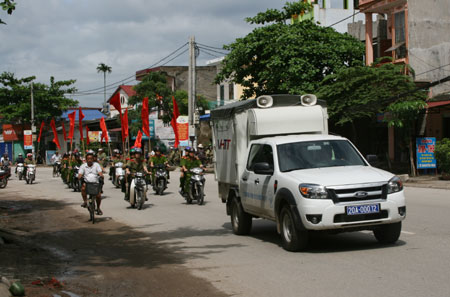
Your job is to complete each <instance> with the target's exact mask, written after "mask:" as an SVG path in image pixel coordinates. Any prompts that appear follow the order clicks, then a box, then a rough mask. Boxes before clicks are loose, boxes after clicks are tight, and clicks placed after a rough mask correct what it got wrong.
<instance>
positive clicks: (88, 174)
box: [78, 151, 103, 216]
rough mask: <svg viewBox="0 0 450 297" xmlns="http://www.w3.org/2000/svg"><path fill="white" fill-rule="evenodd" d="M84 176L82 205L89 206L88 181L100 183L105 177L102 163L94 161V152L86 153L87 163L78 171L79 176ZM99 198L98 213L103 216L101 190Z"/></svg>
mask: <svg viewBox="0 0 450 297" xmlns="http://www.w3.org/2000/svg"><path fill="white" fill-rule="evenodd" d="M82 177H83V185H82V186H81V196H82V197H83V204H81V207H86V206H87V194H86V183H87V182H88V183H99V182H100V179H103V171H102V168H101V167H100V165H99V164H98V163H96V162H94V152H93V151H88V152H87V154H86V163H84V164H83V165H81V167H80V170H79V171H78V178H79V179H81V178H82ZM96 200H97V215H99V216H101V215H102V214H103V212H102V211H101V210H100V203H101V201H102V199H101V193H100V192H99V193H98V194H97V197H96Z"/></svg>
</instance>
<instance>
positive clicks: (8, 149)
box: [0, 142, 13, 160]
mask: <svg viewBox="0 0 450 297" xmlns="http://www.w3.org/2000/svg"><path fill="white" fill-rule="evenodd" d="M12 146H13V144H12V142H1V143H0V156H3V154H8V158H9V159H10V160H12V158H13V155H12V153H13V149H12Z"/></svg>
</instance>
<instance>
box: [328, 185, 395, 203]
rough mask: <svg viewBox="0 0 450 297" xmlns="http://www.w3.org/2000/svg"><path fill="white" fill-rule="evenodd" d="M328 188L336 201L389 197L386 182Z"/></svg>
mask: <svg viewBox="0 0 450 297" xmlns="http://www.w3.org/2000/svg"><path fill="white" fill-rule="evenodd" d="M327 189H328V192H329V194H330V196H331V198H332V199H333V201H334V203H340V202H358V201H368V200H377V199H386V197H387V184H386V183H373V184H359V185H358V184H357V185H346V186H338V187H330V188H328V187H327Z"/></svg>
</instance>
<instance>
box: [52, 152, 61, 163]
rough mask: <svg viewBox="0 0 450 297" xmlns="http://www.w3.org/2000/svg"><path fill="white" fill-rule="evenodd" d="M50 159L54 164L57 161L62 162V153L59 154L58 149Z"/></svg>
mask: <svg viewBox="0 0 450 297" xmlns="http://www.w3.org/2000/svg"><path fill="white" fill-rule="evenodd" d="M50 161H51V162H52V164H55V163H56V162H61V155H60V154H59V152H58V151H56V152H55V153H54V154H53V156H52V158H51V160H50Z"/></svg>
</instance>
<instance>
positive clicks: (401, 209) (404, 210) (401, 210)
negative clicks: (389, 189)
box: [398, 206, 406, 217]
mask: <svg viewBox="0 0 450 297" xmlns="http://www.w3.org/2000/svg"><path fill="white" fill-rule="evenodd" d="M398 214H399V215H401V216H402V217H403V216H405V215H406V206H402V207H399V208H398Z"/></svg>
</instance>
